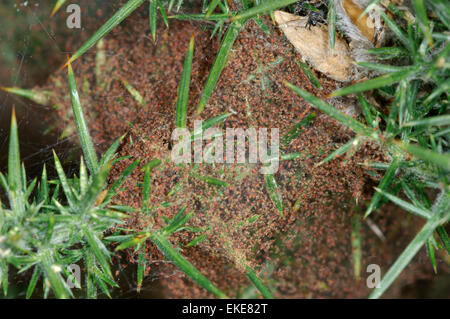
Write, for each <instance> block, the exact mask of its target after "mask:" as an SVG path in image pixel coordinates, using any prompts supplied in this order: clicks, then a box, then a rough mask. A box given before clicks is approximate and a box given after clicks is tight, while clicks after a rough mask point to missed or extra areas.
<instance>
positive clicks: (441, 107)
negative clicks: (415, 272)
mask: <svg viewBox="0 0 450 319" xmlns="http://www.w3.org/2000/svg"><path fill="white" fill-rule="evenodd" d="M236 2H237V3H240V5H241V6H240V7H241V10H240V11H238V12H233V11H231V10H230V8H229V7H228V4H227V1H223V0H211V1H203V2H202V8H203V10H202V12H201V13H198V14H184V13H183V14H182V13H179V12H177V14H175V15H169V14H168V13H170V12H172V10H173V9H174V8H176V9H177V10H178V9H179V8H181V6H182V5H183V1H175V0H170V1H163V0H150V1H149V6H148V9H149V28H150V31H151V34H152V37H153V39H156V27H157V23H156V21H157V19H158V18H159V17H161V19H162V20H163V22H164V24H165V25H166V26H168V25H169V21H170V19H180V20H208V21H212V22H213V27H212V30H211V34H212V36H214V35H216V34H217V35H218V36H219V37H220V38H221V46H220V48H219V51H218V53H217V56H216V58H215V61H214V63H213V66H212V68H211V70H210V73H209V76H208V79H207V81H206V83H205V87H204V90H203V94H202V96H201V98H200V102H199V104H198V106H197V113H201V112H202V111H203V109H204V108H205V107H206V106H207V102H208V100H209V97H210V96H211V95H212V93H213V91H214V88H215V86H216V84H217V82H218V80H219V77H220V74H221V72H222V70H223V69H224V67H225V65H226V62H227V57H228V54H229V52H230V51H231V49H232V47H233V43H234V42H235V40H236V39H237V37H238V35H239V32H240V30H241V29H242V28H243V26H244V25H245V23H246V22H247V21H248V20H249V19H253V20H254V21H255V23H256V24H257V25H258V26H259V27H261V30H262V32H265V33H267V32H269V29H268V28H267V26H266V25H265V23H264V20H263V19H261V18H260V15H262V14H272V12H273V11H274V10H276V9H280V8H284V7H286V6H289V5H291V4H293V3H295V2H297V1H296V0H294V1H293V0H276V1H275V0H266V1H262V0H261V1H259V0H255V1H250V0H240V1H236ZM378 2H380V0H374V1H372V2H371V4H370V6H373V5H376V4H377V3H378ZM62 3H64V0H63V1H61V0H60V1H57V3H56V6H55V9H54V12H56V11H57V10H58V8H59V7H60V6H61V5H62ZM143 3H144V0H129V1H128V2H126V3H125V5H124V6H123V7H122V8H121V9H120V10H118V11H117V12H116V13H115V14H114V15H113V16H112V17H111V18H110V19H109V20H108V21H107V22H106V23H105V24H104V25H103V26H102V27H101V28H99V29H98V31H97V32H95V33H94V35H92V37H91V38H90V39H89V40H88V41H86V43H84V44H83V45H82V46H81V47H80V49H79V50H77V51H76V52H75V53H74V54H73V55H72V56H71V57H70V59H69V61H68V62H67V67H68V77H69V86H70V94H71V99H72V107H73V111H74V118H75V122H76V126H77V130H78V134H79V137H80V144H81V146H82V149H83V154H84V158H85V160H86V162H85V161H84V159H81V161H80V170H79V176H73V177H71V178H68V177H66V175H65V173H64V171H63V168H62V166H61V164H60V162H59V160H58V158H57V156H56V155H55V166H56V169H57V173H58V179H56V180H48V179H47V175H46V170H45V167H44V169H43V173H42V178H41V180H40V181H39V182H38V181H36V180H33V181H32V182H28V181H27V177H26V173H25V168H24V167H23V165H22V166H21V164H20V155H19V139H18V134H17V124H16V120H15V116H14V113H13V116H12V122H11V133H10V149H9V157H8V159H9V160H8V173H7V174H6V176H4V175H3V174H0V183H1V185H2V187H3V189H4V190H5V193H6V195H7V198H8V200H9V202H8V203H2V205H1V207H0V257H1V259H0V284H1V285H2V286H3V290H4V292H5V294H6V293H7V288H8V280H9V277H8V270H9V268H10V267H11V266H13V267H15V268H16V269H17V270H18V272H19V273H23V272H26V271H30V272H31V273H32V275H31V279H30V282H29V288H28V291H27V297H30V296H31V294H32V293H33V290H34V288H35V287H36V284H37V283H38V282H39V281H40V280H41V279H42V283H43V285H44V295H45V296H47V295H48V293H49V291H50V290H52V291H53V293H54V295H55V296H56V297H58V298H66V297H71V296H72V293H71V290H70V289H69V288H68V285H67V280H66V278H67V277H68V276H69V275H70V274H69V273H68V270H67V266H68V265H70V264H75V263H78V264H81V265H83V267H84V268H83V270H84V274H85V287H86V295H87V297H95V296H96V294H97V290H98V289H100V290H101V291H103V293H105V294H106V295H109V289H110V288H109V287H114V286H117V284H116V283H115V282H114V278H113V276H112V272H111V266H110V257H111V254H112V253H111V252H110V251H109V249H108V246H109V243H118V244H119V245H118V247H117V250H120V249H125V248H129V247H132V246H136V248H135V249H136V252H138V255H139V257H138V259H139V263H138V276H137V277H138V287H140V286H141V285H142V281H143V277H144V270H145V251H146V249H145V247H146V245H147V242H148V241H150V242H153V243H154V244H155V245H156V247H158V248H159V249H160V250H161V251H162V252H163V253H164V255H165V257H166V258H167V259H169V260H171V261H172V262H173V263H174V264H175V265H176V266H177V267H179V269H181V270H182V271H183V272H184V273H185V274H186V275H188V276H189V277H190V278H191V279H192V280H194V281H195V282H196V283H197V284H199V285H200V286H202V287H203V288H205V289H207V290H208V291H210V292H211V293H213V294H215V295H216V296H217V297H221V298H225V297H226V295H225V293H224V292H222V291H220V290H219V289H218V288H217V287H215V286H214V285H213V284H212V283H211V282H210V281H209V280H208V279H207V278H206V277H204V276H203V275H202V274H201V273H200V272H199V271H198V270H197V269H195V268H194V267H193V266H192V265H191V264H190V263H189V262H188V261H187V260H186V259H185V258H184V257H183V256H182V255H181V254H180V253H179V252H178V250H177V249H176V248H174V247H173V245H172V244H171V242H170V241H169V239H168V238H169V236H170V235H171V234H173V233H175V232H177V231H182V230H185V227H183V226H184V225H185V223H186V222H187V221H188V220H189V218H190V216H191V214H190V213H185V209H184V208H181V209H180V210H179V213H178V214H177V215H176V216H175V217H174V218H173V219H171V220H167V224H166V226H165V227H163V228H162V229H154V227H153V225H151V223H150V226H149V227H148V228H147V229H145V230H142V231H141V232H139V233H133V230H129V233H127V234H125V235H124V234H122V233H120V232H117V233H114V234H112V235H111V236H109V237H106V238H105V234H106V232H107V231H108V230H109V229H111V228H112V227H113V226H115V225H117V224H120V223H123V218H125V217H126V214H124V213H123V212H124V211H125V212H126V211H128V210H130V211H131V210H132V209H131V208H127V207H123V206H116V205H113V204H112V199H113V198H114V196H115V195H116V194H117V192H118V191H120V188H121V185H122V183H123V182H124V180H125V178H126V177H127V176H128V175H130V174H131V172H132V171H133V170H134V169H135V168H136V167H137V166H138V165H139V160H136V161H134V162H133V163H132V164H131V165H130V166H129V167H128V168H126V169H125V170H124V171H123V173H122V175H121V176H120V177H119V178H118V179H117V181H115V182H114V183H112V184H111V185H110V186H109V187H107V183H106V178H107V176H108V173H109V170H110V167H111V166H112V165H114V163H116V162H117V161H120V160H121V159H120V158H116V156H115V152H116V150H117V148H118V147H119V144H120V140H117V141H116V142H115V143H114V144H113V145H112V146H111V148H110V149H109V150H108V151H107V152H105V154H104V155H103V156H102V157H101V159H100V160H98V158H97V155H96V153H95V150H94V147H93V143H92V140H91V138H90V135H89V132H88V129H87V125H86V123H85V120H84V116H83V110H82V107H81V104H80V101H79V97H78V93H77V88H76V83H75V78H74V75H73V71H72V68H71V65H70V63H71V62H73V61H74V60H76V59H77V58H79V57H81V56H82V55H83V54H84V53H85V52H87V51H88V50H89V49H90V48H91V47H93V46H94V45H95V44H96V43H97V42H98V41H100V40H101V39H102V38H103V37H104V36H105V35H106V34H107V33H108V32H110V31H111V30H112V29H113V28H114V27H115V26H117V25H118V24H119V23H120V22H122V21H123V20H124V19H125V18H126V17H127V16H128V15H130V14H131V13H132V12H133V11H134V10H136V9H137V8H139V7H140V6H141V4H143ZM412 4H413V7H414V11H415V17H416V20H415V22H414V23H412V22H411V23H408V24H407V25H399V24H398V23H397V22H396V21H397V19H396V15H398V14H401V12H400V11H398V10H395V9H396V7H395V6H394V5H392V4H391V5H390V7H389V10H390V11H391V13H392V16H388V15H387V14H385V13H384V12H380V15H381V17H382V19H383V20H384V23H385V24H386V25H387V27H388V28H389V29H390V31H391V32H392V34H393V37H394V41H393V43H392V44H391V45H390V46H389V47H384V48H376V49H372V50H370V51H369V52H370V53H371V54H373V55H374V56H376V57H378V59H379V60H380V61H382V60H383V61H388V63H389V64H378V63H361V64H360V66H361V67H365V68H368V69H370V70H373V71H376V72H379V73H382V75H380V76H378V77H376V78H373V79H369V80H366V81H362V82H359V83H356V84H353V85H351V86H348V87H345V88H342V89H339V90H337V91H336V92H334V93H333V94H332V95H331V97H338V96H344V95H355V94H356V95H357V96H358V97H359V102H360V108H361V110H362V116H361V117H360V118H356V119H355V118H352V117H349V116H347V115H345V114H343V113H341V112H339V111H338V110H336V109H335V108H333V107H332V106H331V105H329V104H328V103H327V102H325V101H323V100H321V99H319V98H317V97H315V96H313V95H312V94H310V93H308V92H306V91H304V90H302V89H300V88H298V87H295V86H294V85H292V84H290V83H287V82H286V85H287V86H288V87H289V88H290V89H292V90H293V91H294V92H295V93H296V94H298V95H300V96H301V97H302V98H303V99H304V100H306V101H307V102H309V103H310V104H311V105H312V106H314V107H316V108H317V109H319V110H320V111H322V112H324V113H326V114H328V115H329V116H331V117H333V118H334V119H336V120H337V121H339V122H341V123H342V124H343V125H345V126H347V127H348V128H350V129H352V130H353V131H354V132H355V137H354V138H353V139H352V140H350V141H349V142H348V143H346V144H345V145H344V146H343V147H341V148H340V149H338V150H336V151H334V152H333V153H332V154H330V155H329V156H327V157H326V158H325V159H324V160H323V161H322V162H321V163H324V162H327V161H330V160H333V159H335V158H336V157H338V156H340V155H342V154H346V153H348V154H349V155H351V154H352V153H353V152H355V151H356V150H357V149H358V147H359V146H360V145H362V144H363V143H374V144H376V145H378V146H379V148H380V149H381V150H382V152H383V153H384V155H385V156H386V158H388V159H389V162H388V163H361V165H365V166H367V167H368V168H370V169H377V170H379V171H382V172H383V178H382V179H381V181H380V183H379V185H378V187H377V188H376V190H375V192H374V195H373V197H372V200H371V201H370V202H369V203H367V207H366V212H365V217H367V216H369V215H370V214H373V213H374V211H376V210H377V209H378V208H379V207H380V206H381V205H382V204H383V203H385V202H386V201H387V200H390V201H392V202H394V203H395V204H397V205H398V206H399V207H401V208H403V209H404V210H405V211H407V212H408V213H412V214H414V215H417V216H419V217H421V218H423V219H424V220H425V224H424V226H423V227H422V229H421V230H420V232H419V233H418V234H417V236H416V237H415V238H414V239H413V240H412V241H411V243H410V244H409V245H408V246H407V247H406V249H405V250H404V252H403V253H402V254H401V255H400V256H399V257H398V259H397V260H396V262H395V263H394V264H393V265H392V267H391V268H390V270H389V271H388V272H387V273H386V274H385V276H384V278H383V280H382V282H381V283H380V286H379V287H378V288H376V289H375V290H374V291H373V293H372V294H371V297H373V298H378V297H380V296H381V295H382V294H383V292H384V291H386V289H387V288H388V287H389V286H390V285H391V284H392V282H393V281H394V280H395V279H396V278H397V277H398V275H399V274H400V273H401V272H402V271H403V269H404V268H405V267H406V266H407V265H408V264H409V262H410V261H411V260H412V258H413V257H414V256H415V255H416V254H417V252H418V251H419V250H420V249H421V248H422V247H423V246H426V247H427V250H428V254H429V257H430V261H431V263H432V265H433V267H434V268H435V269H436V266H437V265H436V257H435V250H436V249H441V248H443V249H446V250H447V252H450V239H449V237H448V234H447V232H446V230H445V228H444V227H445V225H446V224H447V223H448V220H449V218H450V186H449V178H450V176H449V172H450V154H449V143H450V141H449V137H450V130H449V124H450V115H449V113H448V105H449V101H448V92H449V88H450V80H449V78H448V75H449V65H450V61H449V56H450V45H449V40H450V38H449V25H450V12H449V10H450V8H449V6H448V4H447V3H446V2H445V1H444V0H438V1H436V0H435V1H424V0H413V1H412ZM329 10H330V12H329V19H330V21H329V29H330V32H329V33H330V39H331V41H332V43H333V42H334V41H333V40H334V37H335V34H337V33H335V17H334V14H333V12H334V10H333V1H330V8H329ZM431 11H432V12H434V13H435V15H433V16H431V15H430V14H428V12H431ZM193 55H194V43H193V41H192V40H191V42H190V45H189V49H188V52H187V55H186V60H185V64H184V70H183V74H182V76H181V81H180V86H179V91H178V101H177V107H176V114H175V117H174V121H175V123H176V126H177V127H185V126H186V116H187V103H188V95H189V85H190V77H191V68H192V58H193ZM319 85H320V83H319ZM369 94H372V95H377V96H380V97H382V101H384V102H383V103H382V104H379V105H372V104H371V103H370V102H369V100H370V99H368V95H369ZM386 101H387V102H386ZM227 116H228V115H227V114H225V115H223V116H221V117H220V118H219V117H218V118H216V119H211V120H210V123H211V125H216V124H217V123H218V122H220V121H221V120H223V119H224V118H226V117H227ZM309 120H311V119H309ZM309 120H308V121H309ZM207 122H208V121H207ZM208 125H209V124H208ZM160 162H161V161H160V160H159V159H154V160H152V161H150V162H149V163H146V164H145V165H144V181H143V183H142V188H143V201H142V209H141V210H142V212H143V213H148V214H151V212H150V210H149V207H148V202H149V196H150V195H149V192H150V182H151V178H150V174H151V171H152V169H153V168H154V167H155V166H157V165H159V164H160ZM266 184H267V185H269V186H270V185H272V186H273V185H275V186H276V181H275V178H274V176H272V175H268V176H266ZM274 188H275V187H272V188H270V187H268V190H269V192H271V198H273V199H274V202H275V204H276V205H277V208H278V206H279V205H282V200H279V196H278V195H279V194H277V193H276V191H275V190H274ZM430 190H431V191H430ZM277 198H278V199H277ZM281 211H282V208H281ZM130 232H131V233H130ZM246 275H247V276H248V278H249V279H250V280H251V281H252V282H253V283H254V285H255V286H256V287H257V288H258V290H259V291H260V292H261V294H262V295H263V296H264V297H267V298H271V297H272V294H271V292H270V291H269V290H268V289H267V288H266V287H265V286H264V285H263V283H262V281H261V280H260V279H259V278H258V277H257V276H256V274H255V272H254V270H252V269H251V268H250V267H247V273H246Z"/></svg>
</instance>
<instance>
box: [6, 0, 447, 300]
mask: <svg viewBox="0 0 450 319" xmlns="http://www.w3.org/2000/svg"><path fill="white" fill-rule="evenodd" d="M67 5H68V3H65V1H57V5H56V6H55V7H54V9H53V16H54V17H53V18H51V19H50V18H49V19H50V20H49V22H46V23H49V25H50V26H51V28H56V27H57V25H56V22H52V21H59V23H61V21H60V20H52V19H57V18H58V17H60V18H61V17H62V18H64V19H65V18H66V17H67V15H68V14H67V13H66V12H64V11H65V10H61V9H60V10H58V9H59V8H65V6H67ZM80 9H81V10H83V4H82V3H81V4H80ZM101 10H102V9H101V7H99V9H98V12H97V13H96V14H100V13H101ZM446 10H447V11H446ZM448 10H450V8H449V5H448V3H446V1H441V0H438V1H426V0H425V1H407V0H404V1H403V0H381V1H370V0H303V1H293V0H277V1H272V0H266V1H250V0H228V1H225V0H220V1H215V0H214V1H207V0H206V1H171V0H168V1H164V0H150V1H144V0H128V1H125V0H120V1H117V4H115V6H114V7H113V10H112V13H111V15H110V16H108V17H105V18H102V19H100V18H98V20H99V21H107V19H108V18H109V19H110V20H108V22H106V23H105V24H103V22H102V23H100V24H99V26H98V27H96V28H95V30H94V31H93V32H92V34H89V35H88V36H86V40H83V41H82V43H81V44H80V45H79V46H78V47H77V48H75V49H74V50H73V52H71V54H70V55H69V57H68V58H67V60H65V61H62V60H61V64H65V65H64V67H60V65H59V64H58V66H57V67H55V70H54V72H52V73H51V74H50V75H49V76H48V78H47V79H46V80H45V81H44V82H43V83H42V84H40V85H35V86H34V87H32V88H30V89H22V88H18V87H5V88H3V89H4V90H5V91H7V92H8V94H9V95H10V96H11V97H12V96H13V95H21V96H22V97H25V98H28V99H31V100H32V101H33V102H34V103H37V104H39V105H43V106H45V107H48V108H49V109H52V113H50V112H48V114H47V116H46V119H45V120H46V121H47V122H48V123H51V124H49V128H48V131H49V132H51V134H57V135H60V136H62V137H64V138H68V139H70V140H71V141H73V143H74V145H77V146H79V147H76V148H75V149H74V154H77V153H76V151H77V150H78V149H81V151H80V152H81V153H82V155H83V156H82V158H81V160H76V159H75V157H73V158H72V160H71V161H69V163H65V162H64V161H62V160H61V159H60V158H59V157H58V156H60V155H59V154H58V155H57V154H56V153H55V155H54V159H52V160H51V161H50V162H49V163H46V168H45V169H44V170H43V171H42V170H41V171H40V172H39V175H38V178H37V179H36V181H35V182H31V181H30V182H28V181H27V179H26V178H27V177H26V176H25V172H24V171H25V168H26V167H25V168H23V169H22V168H21V164H20V163H21V162H20V154H19V147H18V145H19V142H20V141H21V140H22V138H25V137H23V136H19V137H18V136H17V122H16V119H15V117H13V120H12V122H11V123H12V124H11V129H10V132H11V133H10V137H9V143H10V144H9V145H10V146H9V151H8V152H9V157H8V165H7V166H6V167H5V169H3V168H2V175H0V182H1V185H2V187H3V189H4V190H5V196H4V197H1V206H0V209H1V210H0V255H1V256H2V259H1V260H0V282H1V283H2V287H3V289H4V290H5V294H8V292H7V288H5V286H6V287H7V286H8V285H7V284H8V283H9V282H11V283H10V286H11V285H14V284H15V283H16V284H17V282H19V283H20V282H26V286H25V288H24V289H23V290H24V292H23V295H24V297H31V296H39V297H58V298H69V297H85V296H86V297H89V298H95V297H104V296H110V297H113V298H121V297H128V296H133V297H135V296H139V297H143V298H150V297H160V298H214V297H218V298H225V297H231V298H366V297H368V296H371V297H373V298H378V297H381V296H383V297H393V298H399V297H405V296H406V297H415V296H416V295H415V294H414V292H413V290H414V289H413V288H411V287H416V284H417V283H418V282H429V283H430V287H431V286H432V284H431V283H433V285H434V283H436V282H439V283H441V286H440V287H445V288H444V289H443V290H447V288H448V287H449V283H448V280H447V282H445V280H444V279H442V280H443V281H442V282H441V281H440V280H441V278H443V277H445V276H446V274H448V271H449V256H448V250H449V248H450V240H449V239H448V235H447V229H446V225H447V222H448V219H449V212H450V188H449V184H448V179H449V174H448V172H449V171H450V164H449V163H450V159H449V155H448V150H449V144H448V143H450V141H449V133H448V125H449V115H448V109H447V106H448V66H449V55H450V54H449V52H450V51H449V43H448V42H449V38H448V26H449V24H450V22H449V20H448V19H450V15H449V14H448ZM62 21H64V20H62ZM52 23H53V24H52ZM98 23H99V22H98ZM49 28H50V27H49ZM71 40H72V38H69V37H68V38H67V40H65V42H66V43H65V46H66V47H70V43H69V42H70V41H71ZM63 47H64V46H63ZM14 98H18V97H14ZM55 117H56V119H57V120H56V121H55ZM175 132H178V133H176V134H175ZM230 136H231V137H230ZM262 149H263V151H261V150H262ZM235 150H236V153H235ZM77 156H78V154H77ZM252 159H254V160H252ZM74 163H75V164H74ZM74 166H75V167H76V170H75V171H73V169H72V170H71V171H70V174H69V167H74ZM274 167H276V169H274V170H268V168H274ZM51 170H52V172H50V171H51ZM20 216H25V218H22V217H20ZM19 217H20V218H19ZM24 220H25V221H26V222H24ZM423 247H424V248H423ZM73 265H76V266H78V267H79V274H80V276H81V277H80V280H79V281H77V280H75V281H74V280H72V279H73V278H74V275H73V272H72V269H75V268H76V267H75V268H73ZM68 266H70V267H72V268H67V267H68ZM68 269H70V270H68ZM77 269H78V268H77ZM435 272H438V274H442V276H439V275H438V276H436V275H435ZM8 273H9V274H10V275H9V276H8V275H7V274H8ZM5 278H6V279H5ZM12 278H13V279H12ZM17 278H20V279H17ZM68 278H69V279H70V278H72V279H70V280H72V281H70V280H68ZM19 286H20V285H19ZM73 287H75V288H73ZM77 287H78V288H77ZM430 289H431V288H430ZM447 292H448V290H447ZM10 293H11V292H10ZM443 294H445V292H444V293H443ZM18 297H22V296H18Z"/></svg>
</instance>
